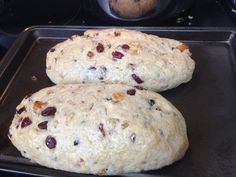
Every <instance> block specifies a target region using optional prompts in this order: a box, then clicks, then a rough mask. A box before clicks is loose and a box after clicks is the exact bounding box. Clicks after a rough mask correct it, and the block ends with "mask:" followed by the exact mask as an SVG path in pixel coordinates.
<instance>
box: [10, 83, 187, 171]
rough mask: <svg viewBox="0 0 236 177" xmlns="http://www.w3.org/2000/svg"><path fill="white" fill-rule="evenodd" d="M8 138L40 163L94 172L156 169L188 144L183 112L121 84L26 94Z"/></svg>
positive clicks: (152, 94)
mask: <svg viewBox="0 0 236 177" xmlns="http://www.w3.org/2000/svg"><path fill="white" fill-rule="evenodd" d="M9 138H10V140H11V142H12V143H13V144H14V145H15V147H16V148H17V149H18V150H19V151H20V152H21V154H22V155H23V156H24V157H27V158H29V159H32V160H33V161H35V162H37V163H39V164H41V165H43V166H47V167H51V168H54V169H60V170H66V171H70V172H78V173H91V174H99V175H111V174H112V175H114V174H121V173H126V172H139V171H142V170H151V169H158V168H161V167H163V166H166V165H169V164H172V163H173V162H174V161H176V160H178V159H180V158H182V157H183V156H184V154H185V151H186V150H187V147H188V139H187V133H186V125H185V121H184V118H183V116H182V115H181V113H180V112H179V111H178V110H177V109H176V108H175V107H174V106H173V105H172V104H171V103H170V102H168V101H167V100H166V99H164V98H163V97H162V96H161V95H159V94H157V93H155V92H152V91H147V90H138V89H136V88H134V87H130V86H126V85H121V84H113V85H112V84H111V85H105V84H74V85H56V86H53V87H49V88H45V89H42V90H40V91H38V92H37V93H35V94H33V95H28V96H26V97H25V98H24V99H23V101H22V102H21V103H20V104H19V105H18V106H17V111H16V114H15V117H14V119H13V121H12V124H11V126H10V130H9Z"/></svg>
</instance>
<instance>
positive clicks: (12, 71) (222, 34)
mask: <svg viewBox="0 0 236 177" xmlns="http://www.w3.org/2000/svg"><path fill="white" fill-rule="evenodd" d="M91 28H104V27H53V26H41V27H40V26H38V27H32V28H29V29H26V30H25V31H24V32H23V33H21V34H20V35H19V37H18V39H17V40H16V42H15V43H14V45H13V46H12V48H11V49H10V50H9V51H8V53H7V54H6V55H5V57H4V59H3V60H2V61H1V64H0V170H3V171H10V172H19V173H26V174H31V175H39V176H89V175H83V174H76V173H69V172H65V171H60V170H53V169H49V168H46V167H42V166H40V165H37V164H35V163H32V162H31V161H29V160H27V159H25V158H23V157H22V156H21V155H20V153H19V152H18V151H17V150H16V148H15V147H14V146H13V145H12V144H11V142H10V141H9V140H8V138H7V134H8V128H9V126H10V123H11V121H12V119H13V115H14V113H15V107H16V105H18V104H19V103H20V101H21V100H22V99H23V97H24V96H25V95H26V94H27V93H30V92H35V91H37V90H39V89H42V88H44V87H48V86H52V85H53V83H52V82H50V80H49V79H48V77H47V75H46V73H45V57H46V53H47V51H48V50H49V49H50V48H51V47H52V46H54V45H55V44H56V43H58V42H61V41H63V40H64V39H66V38H68V37H69V36H71V35H73V34H82V33H83V32H84V31H85V30H86V29H91ZM131 29H137V30H141V31H144V32H146V33H151V34H155V35H159V36H161V37H168V38H174V39H177V40H181V41H183V42H185V43H187V44H188V45H189V47H190V50H191V52H192V54H193V55H192V57H193V58H194V60H195V62H196V69H195V72H194V74H193V79H192V80H191V81H190V82H189V83H187V84H183V85H181V86H179V87H177V88H175V89H172V90H169V91H166V92H163V93H161V94H162V95H163V96H164V97H166V98H167V99H168V100H170V101H171V102H172V103H173V104H174V105H175V106H176V107H177V108H178V109H179V110H180V111H181V112H182V114H183V115H184V117H185V120H186V123H187V130H188V137H189V142H190V147H189V149H188V151H187V153H186V155H185V156H184V158H183V159H181V160H179V161H178V162H175V163H174V164H172V165H170V166H168V167H164V168H162V169H160V170H153V171H147V172H142V173H136V174H133V173H131V174H124V175H122V176H143V177H149V176H159V177H169V176H171V177H174V176H178V177H200V176H201V177H203V176H204V177H212V176H214V177H222V176H227V177H231V176H232V177H233V176H236V158H235V157H236V148H235V147H236V134H235V130H236V107H235V105H236V75H235V74H236V60H235V56H236V35H235V30H234V29H205V28H143V27H137V28H131ZM32 76H36V77H37V80H34V79H33V78H32ZM137 155H138V154H137Z"/></svg>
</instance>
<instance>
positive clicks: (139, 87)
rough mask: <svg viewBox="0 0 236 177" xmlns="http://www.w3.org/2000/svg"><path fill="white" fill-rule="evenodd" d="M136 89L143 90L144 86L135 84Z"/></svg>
mask: <svg viewBox="0 0 236 177" xmlns="http://www.w3.org/2000/svg"><path fill="white" fill-rule="evenodd" d="M134 87H135V88H136V89H139V90H143V87H141V86H139V85H135V86H134Z"/></svg>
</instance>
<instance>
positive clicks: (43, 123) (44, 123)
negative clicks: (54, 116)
mask: <svg viewBox="0 0 236 177" xmlns="http://www.w3.org/2000/svg"><path fill="white" fill-rule="evenodd" d="M38 128H40V129H47V128H48V121H44V122H41V123H39V124H38Z"/></svg>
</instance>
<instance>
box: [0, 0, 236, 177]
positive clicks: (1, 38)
mask: <svg viewBox="0 0 236 177" xmlns="http://www.w3.org/2000/svg"><path fill="white" fill-rule="evenodd" d="M34 25H70V26H73V25H75V26H154V27H236V0H203V1H202V0H199V1H194V0H129V1H127V0H34V1H32V0H24V1H20V0H0V61H1V59H2V58H3V56H4V54H5V53H6V52H7V50H8V49H9V47H10V46H11V45H12V43H13V42H14V41H15V39H16V37H17V35H18V34H19V33H20V32H21V31H22V30H24V29H25V28H27V27H30V26H34ZM0 176H1V177H7V176H9V177H10V176H23V175H19V174H15V173H7V172H0ZM24 176H25V175H24Z"/></svg>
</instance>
